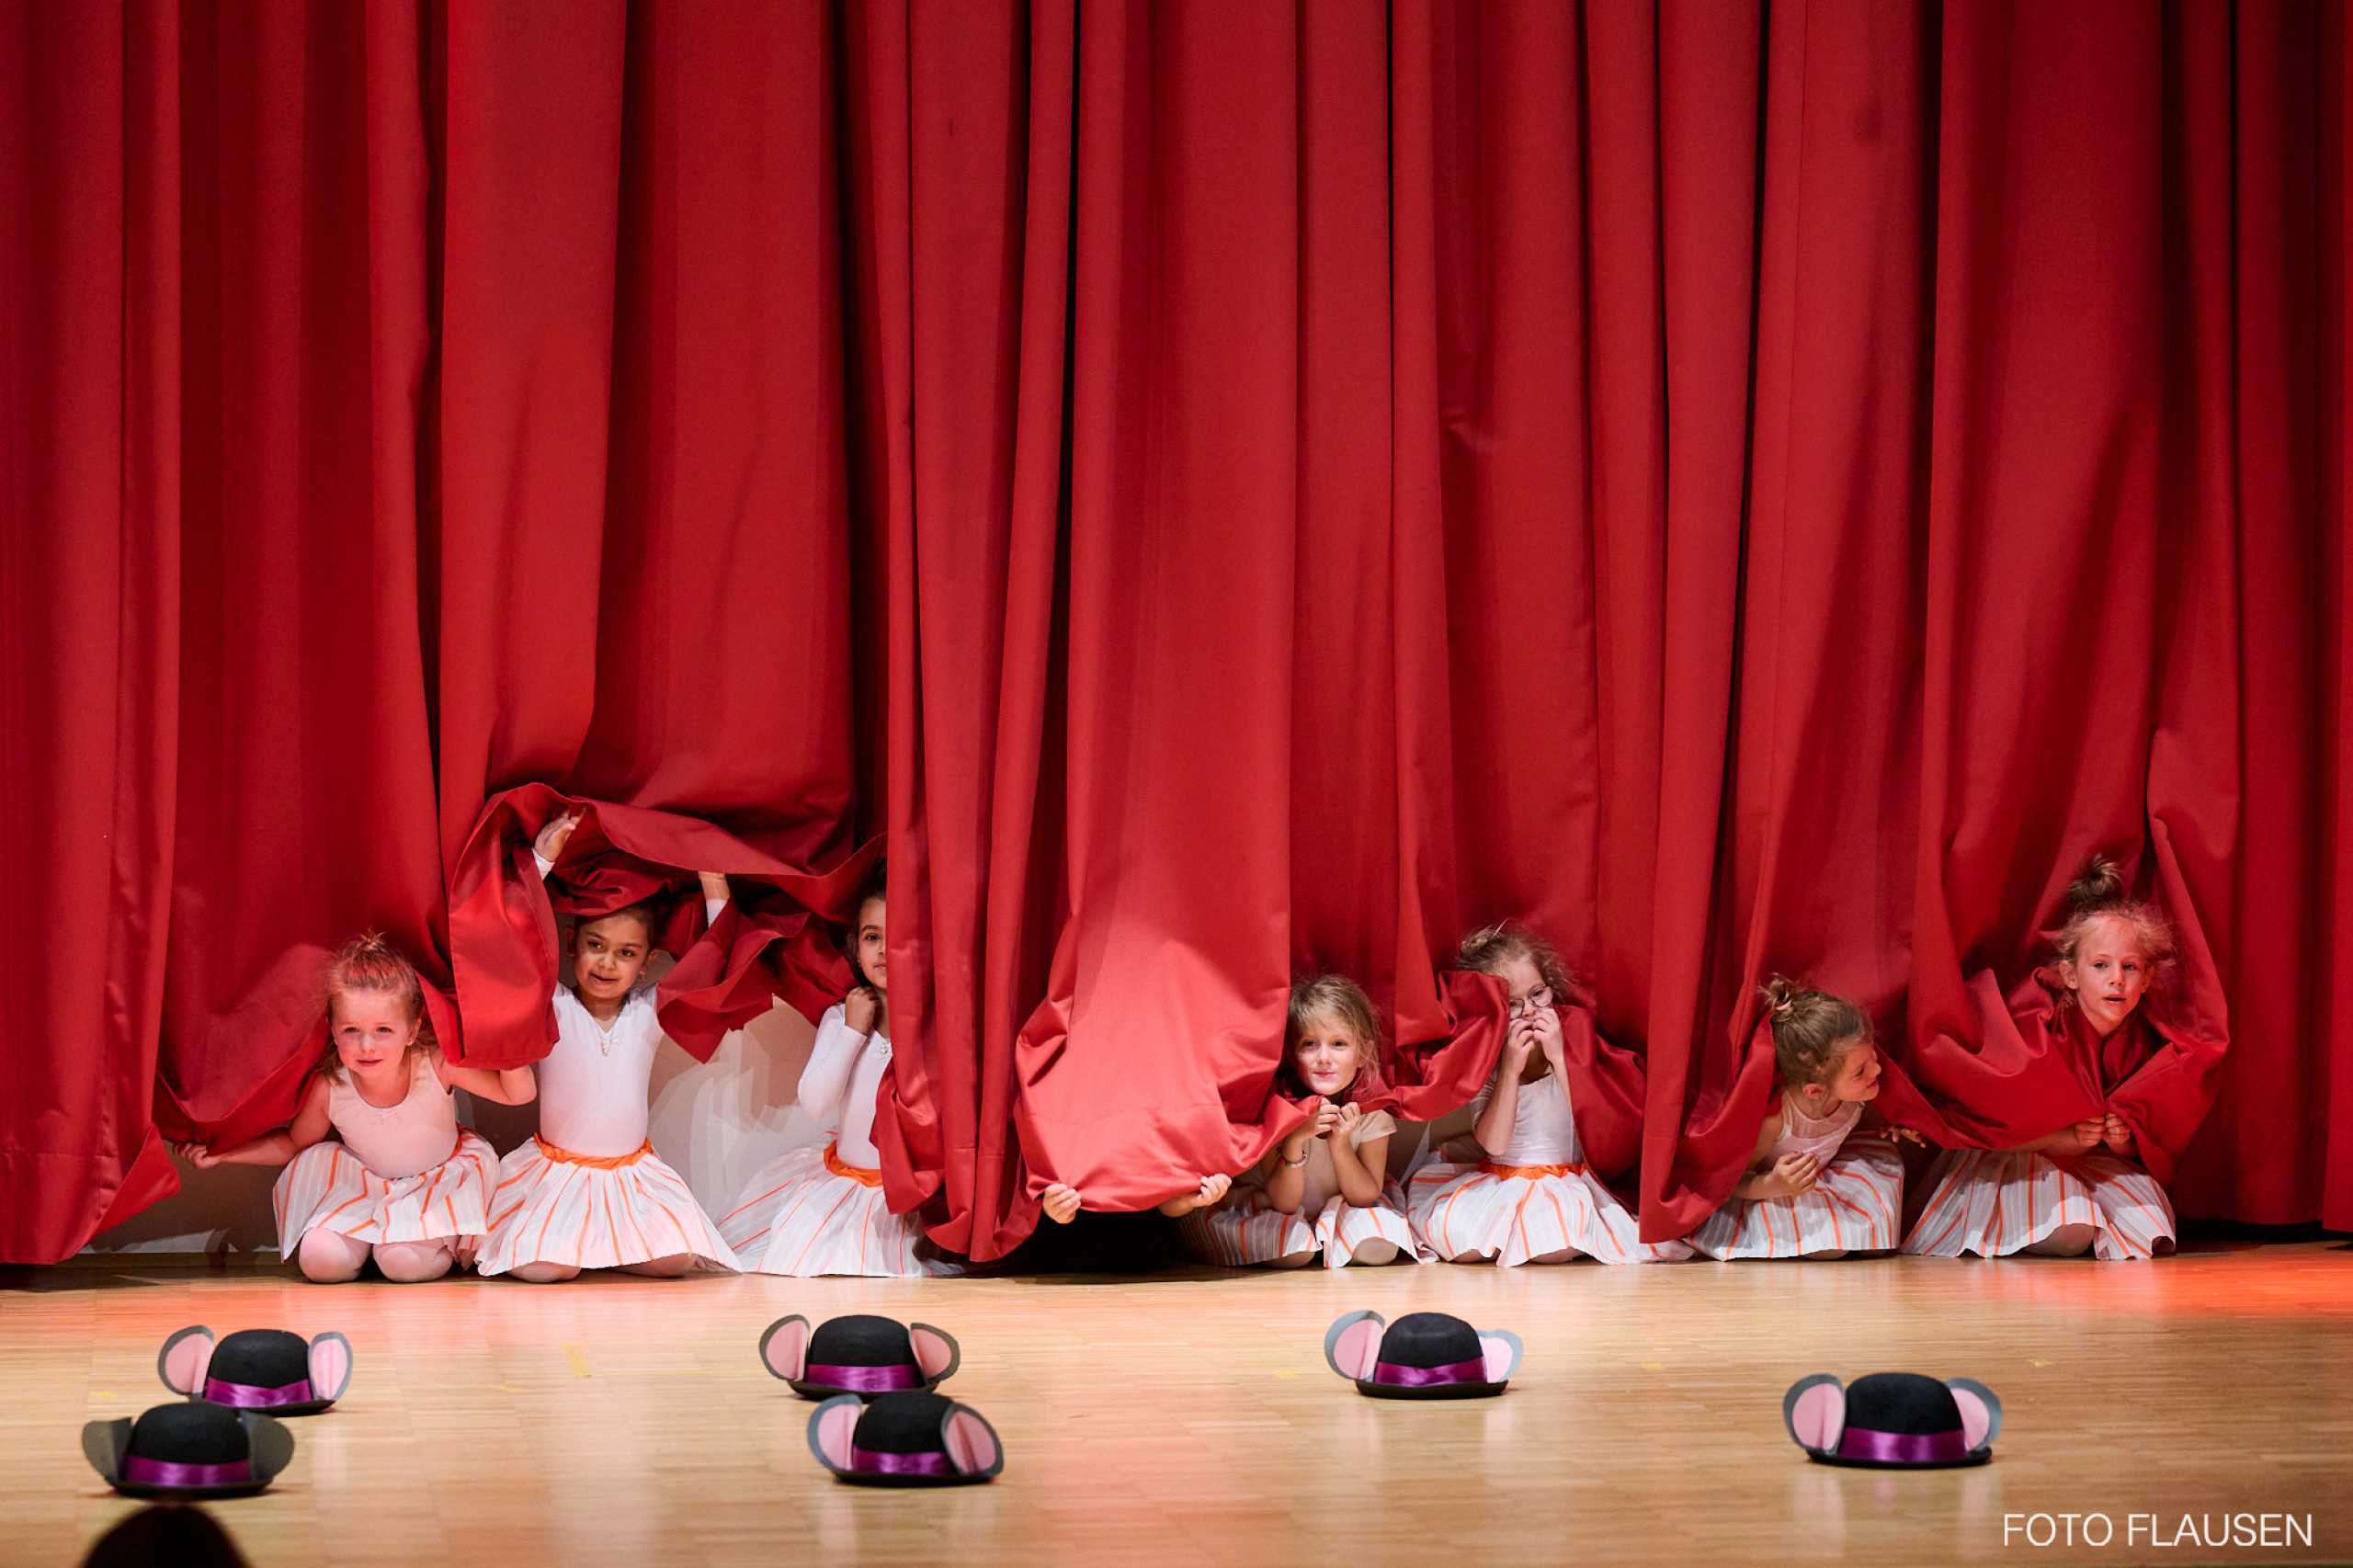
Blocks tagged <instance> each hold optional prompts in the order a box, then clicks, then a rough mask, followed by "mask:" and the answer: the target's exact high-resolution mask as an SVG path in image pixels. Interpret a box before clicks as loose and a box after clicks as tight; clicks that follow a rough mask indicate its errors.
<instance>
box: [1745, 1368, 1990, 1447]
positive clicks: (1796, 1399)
mask: <svg viewBox="0 0 2353 1568" xmlns="http://www.w3.org/2000/svg"><path fill="white" fill-rule="evenodd" d="M1781 1420H1782V1423H1783V1424H1784V1425H1786V1426H1788V1427H1789V1429H1790V1437H1794V1438H1796V1439H1797V1442H1798V1447H1800V1448H1802V1449H1804V1450H1805V1451H1806V1455H1807V1457H1808V1458H1810V1459H1815V1460H1821V1461H1822V1462H1823V1463H1824V1464H1851V1465H1864V1466H1868V1467H1870V1468H1872V1469H1875V1470H1941V1469H1945V1468H1947V1467H1949V1466H1953V1465H1964V1464H1984V1462H1985V1461H1986V1460H1989V1459H1991V1458H1993V1457H1994V1437H1995V1434H1997V1433H1999V1432H2000V1431H2001V1429H2002V1402H2001V1401H2000V1400H1998V1399H1996V1398H1995V1397H1994V1391H1993V1390H1992V1389H1989V1388H1987V1387H1986V1386H1985V1385H1984V1383H1981V1382H1977V1381H1974V1380H1972V1379H1969V1378H1951V1379H1948V1380H1946V1381H1942V1382H1939V1381H1937V1380H1936V1379H1935V1378H1927V1377H1922V1376H1921V1375H1920V1374H1919V1373H1917V1372H1873V1373H1872V1374H1870V1376H1869V1377H1867V1378H1857V1379H1856V1380H1855V1381H1854V1383H1853V1384H1852V1386H1850V1387H1841V1386H1840V1385H1839V1382H1838V1380H1837V1379H1836V1378H1835V1377H1833V1376H1831V1375H1830V1374H1829V1373H1828V1372H1816V1373H1815V1374H1813V1376H1812V1377H1810V1378H1800V1379H1799V1380H1798V1381H1796V1382H1794V1383H1791V1384H1790V1392H1788V1393H1786V1394H1783V1395H1782V1396H1781Z"/></svg>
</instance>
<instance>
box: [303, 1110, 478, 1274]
mask: <svg viewBox="0 0 2353 1568" xmlns="http://www.w3.org/2000/svg"><path fill="white" fill-rule="evenodd" d="M497 1169H498V1155H497V1153H496V1152H495V1151H494V1150H493V1149H492V1148H491V1146H490V1144H489V1143H488V1142H485V1141H484V1140H483V1138H482V1137H481V1135H480V1134H478V1133H474V1132H470V1131H466V1130H465V1129H463V1128H460V1129H459V1131H458V1142H457V1146H456V1147H455V1148H454V1149H452V1150H451V1151H450V1152H449V1158H448V1159H446V1160H444V1161H442V1162H441V1163H440V1164H439V1165H436V1166H434V1167H433V1168H432V1169H431V1170H429V1171H421V1172H419V1173H418V1174H417V1175H415V1176H391V1177H386V1176H378V1175H377V1174H376V1173H375V1172H374V1171H371V1170H369V1168H368V1167H367V1166H366V1165H361V1164H360V1163H359V1156H358V1155H357V1154H354V1153H352V1152H351V1151H350V1150H349V1149H347V1148H346V1147H344V1146H343V1144H341V1143H339V1142H335V1140H334V1139H328V1140H326V1141H324V1142H318V1143H313V1144H312V1145H311V1146H310V1147H309V1148H307V1149H305V1150H303V1151H302V1152H301V1153H299V1154H297V1155H295V1156H294V1159H293V1162H292V1163H291V1164H290V1165H288V1166H287V1167H286V1168H285V1170H283V1171H281V1172H279V1173H278V1185H277V1187H274V1188H273V1189H272V1190H271V1193H270V1209H271V1211H272V1213H273V1214H274V1215H275V1216H276V1217H277V1220H278V1256H280V1257H283V1258H287V1259H289V1260H290V1259H291V1258H292V1257H293V1256H294V1253H295V1250H296V1249H297V1248H299V1247H300V1246H301V1244H302V1237H303V1236H304V1234H306V1233H309V1232H310V1231H312V1230H313V1229H314V1228H317V1227H321V1226H324V1227H325V1228H326V1229H327V1230H330V1231H333V1232H335V1233H337V1234H338V1235H346V1236H349V1237H350V1238H351V1239H352V1240H353V1241H355V1242H365V1243H367V1244H369V1246H375V1245H378V1244H381V1243H384V1242H429V1241H436V1240H438V1239H439V1238H440V1237H443V1236H457V1237H475V1236H480V1235H482V1234H483V1233H484V1232H485V1231H487V1230H489V1229H490V1221H489V1219H488V1217H487V1207H486V1206H487V1205H488V1203H489V1201H490V1189H491V1182H492V1179H493V1176H494V1173H495V1172H496V1171H497Z"/></svg>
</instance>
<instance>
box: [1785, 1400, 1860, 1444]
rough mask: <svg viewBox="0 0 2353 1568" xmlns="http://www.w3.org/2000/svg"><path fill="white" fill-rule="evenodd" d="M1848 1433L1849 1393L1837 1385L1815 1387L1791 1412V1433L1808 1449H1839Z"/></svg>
mask: <svg viewBox="0 0 2353 1568" xmlns="http://www.w3.org/2000/svg"><path fill="white" fill-rule="evenodd" d="M1846 1429H1847V1391H1846V1390H1844V1389H1842V1388H1840V1387H1839V1386H1838V1385H1837V1384H1836V1383H1816V1384H1814V1385H1813V1387H1812V1388H1810V1389H1808V1390H1806V1391H1805V1392H1803V1393H1802V1394H1800V1395H1798V1400H1797V1403H1796V1404H1795V1405H1793V1406H1792V1407H1791V1408H1790V1431H1791V1432H1793V1433H1795V1434H1796V1435H1797V1439H1798V1441H1799V1442H1800V1443H1802V1444H1803V1445H1804V1446H1805V1447H1807V1448H1809V1449H1823V1450H1827V1449H1835V1448H1836V1447H1837V1446H1838V1438H1839V1435H1840V1434H1841V1433H1843V1432H1845V1431H1846Z"/></svg>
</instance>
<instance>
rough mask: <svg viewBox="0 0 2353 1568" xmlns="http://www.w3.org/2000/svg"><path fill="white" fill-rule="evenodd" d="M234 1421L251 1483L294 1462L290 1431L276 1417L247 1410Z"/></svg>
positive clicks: (267, 1478) (264, 1479)
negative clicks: (240, 1431) (242, 1430)
mask: <svg viewBox="0 0 2353 1568" xmlns="http://www.w3.org/2000/svg"><path fill="white" fill-rule="evenodd" d="M237 1419H238V1420H239V1421H242V1422H243V1423H244V1427H245V1459H246V1461H247V1462H248V1463H250V1464H251V1465H252V1466H253V1471H254V1479H255V1480H256V1481H259V1482H264V1483H267V1482H269V1481H271V1480H274V1479H275V1478H276V1477H277V1475H278V1471H281V1470H284V1469H285V1468H286V1467H287V1465H288V1464H289V1463H290V1462H291V1461H292V1460H293V1458H294V1433H293V1431H292V1430H291V1429H290V1427H289V1426H287V1425H286V1423H284V1422H283V1421H280V1420H278V1418H277V1417H275V1416H270V1415H258V1414H256V1412H254V1411H250V1410H245V1411H240V1412H239V1413H238V1415H237ZM125 1436H126V1437H128V1436H129V1434H127V1433H126V1434H125Z"/></svg>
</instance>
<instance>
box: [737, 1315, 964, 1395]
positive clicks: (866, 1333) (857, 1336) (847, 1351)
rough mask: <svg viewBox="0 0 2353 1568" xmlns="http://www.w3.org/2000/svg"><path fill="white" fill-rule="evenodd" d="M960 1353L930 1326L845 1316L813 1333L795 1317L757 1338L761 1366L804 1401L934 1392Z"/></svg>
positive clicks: (950, 1374) (949, 1374) (806, 1322)
mask: <svg viewBox="0 0 2353 1568" xmlns="http://www.w3.org/2000/svg"><path fill="white" fill-rule="evenodd" d="M962 1359H963V1352H962V1351H961V1350H960V1349H959V1348H958V1347H957V1344H956V1341H955V1340H954V1339H953V1338H952V1337H950V1336H949V1335H948V1334H946V1333H944V1332H943V1331H941V1330H939V1329H936V1328H934V1327H932V1326H931V1325H930V1324H925V1323H918V1324H903V1323H901V1322H899V1321H898V1319H896V1318H886V1317H876V1316H874V1315H872V1314H871V1313H869V1312H850V1313H847V1314H846V1315H844V1316H841V1317H837V1318H828V1319H826V1320H825V1321H824V1323H821V1324H818V1325H817V1326H816V1327H815V1328H814V1329H812V1328H811V1327H810V1326H809V1320H808V1319H807V1318H805V1317H802V1316H801V1315H800V1314H799V1313H798V1312H795V1313H794V1314H793V1315H792V1316H790V1317H782V1318H779V1319H777V1320H776V1322H774V1323H772V1324H768V1328H767V1333H766V1334H763V1335H760V1365H761V1366H763V1367H766V1368H767V1369H768V1370H769V1371H770V1372H772V1373H774V1374H775V1375H776V1376H778V1377H779V1378H782V1379H783V1380H784V1381H786V1382H788V1383H790V1384H791V1385H792V1392H795V1393H797V1394H799V1395H800V1396H801V1398H803V1399H831V1398H832V1397H833V1396H834V1395H835V1394H837V1393H854V1394H857V1395H858V1396H859V1397H860V1398H862V1399H872V1398H874V1397H875V1396H877V1395H878V1394H886V1393H904V1392H909V1391H911V1390H917V1389H921V1390H930V1389H936V1388H938V1386H939V1385H940V1384H942V1383H944V1382H946V1381H948V1380H949V1378H951V1377H953V1376H955V1375H956V1368H957V1366H958V1364H959V1363H961V1361H962Z"/></svg>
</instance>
